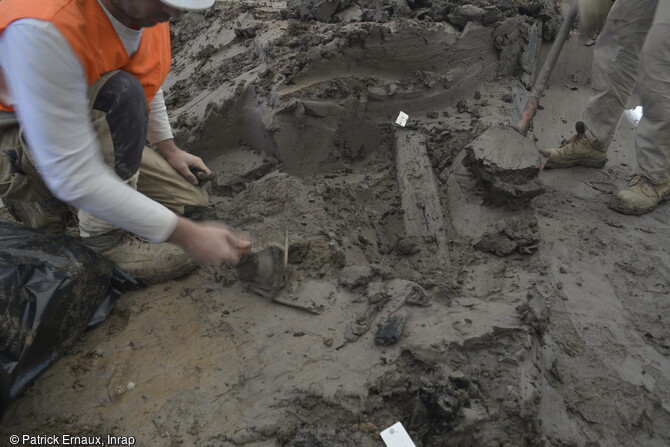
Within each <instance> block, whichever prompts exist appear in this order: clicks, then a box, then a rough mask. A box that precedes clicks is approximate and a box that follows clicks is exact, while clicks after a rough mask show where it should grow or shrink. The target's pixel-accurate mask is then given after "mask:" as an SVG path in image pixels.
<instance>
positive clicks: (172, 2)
mask: <svg viewBox="0 0 670 447" xmlns="http://www.w3.org/2000/svg"><path fill="white" fill-rule="evenodd" d="M161 2H163V3H165V4H166V5H168V6H172V7H173V8H177V9H181V10H184V11H201V10H203V9H207V8H209V7H210V6H212V5H213V4H214V0H161Z"/></svg>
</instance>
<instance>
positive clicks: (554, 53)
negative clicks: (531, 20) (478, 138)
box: [515, 2, 578, 136]
mask: <svg viewBox="0 0 670 447" xmlns="http://www.w3.org/2000/svg"><path fill="white" fill-rule="evenodd" d="M577 3H578V2H573V3H572V6H570V9H569V10H568V13H567V14H566V15H565V19H563V24H562V25H561V29H560V30H558V33H557V34H556V38H555V39H554V43H553V44H552V45H551V50H549V54H548V55H547V58H546V59H545V61H544V64H543V65H542V70H540V74H539V75H537V79H536V80H535V85H534V86H533V91H532V92H531V93H530V98H528V102H526V107H524V109H523V112H521V119H520V120H519V122H518V123H517V125H516V126H515V129H516V131H517V132H519V133H520V134H521V135H523V136H526V133H528V129H529V128H530V123H531V121H533V117H534V116H535V113H537V106H538V105H539V104H540V97H541V96H542V93H543V92H544V89H545V88H546V87H547V83H548V82H549V77H550V76H551V72H552V70H553V69H554V65H556V60H557V59H558V55H559V54H561V50H562V49H563V44H564V43H565V41H566V40H568V35H570V30H571V29H572V24H573V23H574V21H575V18H576V17H577V9H578V5H577Z"/></svg>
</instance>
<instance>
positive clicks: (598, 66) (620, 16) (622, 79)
mask: <svg viewBox="0 0 670 447" xmlns="http://www.w3.org/2000/svg"><path fill="white" fill-rule="evenodd" d="M657 3H658V0H617V1H616V2H615V3H614V5H613V6H612V9H611V10H610V13H609V15H608V16H607V21H606V23H605V27H604V28H603V30H602V32H601V33H600V36H598V40H597V42H596V46H595V49H594V52H593V66H592V71H591V79H592V81H591V84H592V87H593V88H594V90H595V94H594V95H593V96H591V98H590V99H589V101H588V103H587V106H586V110H585V111H584V124H585V128H584V132H580V131H579V130H578V131H577V134H576V135H575V136H574V137H572V138H571V139H570V140H568V141H567V142H566V143H564V144H563V145H562V146H561V147H558V148H547V149H544V150H543V151H542V152H543V154H544V155H545V156H546V157H547V167H548V168H567V167H570V166H587V167H592V168H600V167H603V166H604V165H605V163H606V162H607V157H606V152H607V149H608V148H609V145H610V143H611V142H612V138H613V137H614V133H615V132H616V128H617V126H618V125H619V121H620V120H621V116H622V115H623V112H624V110H625V107H626V103H627V102H628V99H629V98H630V96H631V93H632V92H633V89H634V88H635V85H636V82H637V78H638V71H639V55H640V52H641V49H642V45H643V44H644V40H645V37H646V35H647V32H648V31H649V28H650V26H651V23H652V21H653V18H654V11H655V10H656V5H657Z"/></svg>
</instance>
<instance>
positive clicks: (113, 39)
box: [0, 0, 172, 111]
mask: <svg viewBox="0 0 670 447" xmlns="http://www.w3.org/2000/svg"><path fill="white" fill-rule="evenodd" d="M26 18H32V19H38V20H44V21H47V22H51V23H53V24H54V26H55V27H56V28H57V29H58V31H60V33H61V34H62V35H63V36H64V37H65V40H67V42H68V43H69V44H70V47H71V48H72V50H73V51H74V53H75V55H76V56H77V57H78V58H79V61H80V62H81V65H82V66H83V67H84V72H85V73H86V77H87V78H88V83H89V85H91V84H93V83H94V82H95V81H97V80H98V79H100V77H101V76H102V75H103V74H105V73H107V72H110V71H112V70H123V71H125V72H128V73H130V74H132V75H133V76H135V77H136V78H137V79H138V80H139V81H140V82H141V83H142V87H143V88H144V94H145V96H146V98H147V103H149V102H150V101H151V100H152V99H153V97H154V96H155V95H156V92H157V91H158V89H159V88H160V86H161V85H162V84H163V81H164V80H165V77H166V76H167V74H168V72H169V71H170V64H171V63H172V52H171V50H170V27H169V24H168V23H167V22H166V23H159V24H158V25H156V26H152V27H150V28H145V29H144V31H143V32H142V40H141V41H140V45H139V48H138V49H137V52H136V53H135V56H134V57H133V58H132V59H131V58H130V56H128V53H127V52H126V49H125V47H124V46H123V43H122V42H121V39H119V37H118V35H117V34H116V31H115V30H114V27H113V25H112V23H111V22H110V21H109V18H108V17H107V14H105V11H104V10H103V9H102V7H101V6H100V4H99V3H98V0H0V35H1V34H2V33H3V32H4V31H5V29H6V28H7V27H8V26H9V25H10V24H11V23H12V22H14V21H16V20H19V19H26ZM28 57H30V56H28ZM0 110H5V111H12V110H13V109H12V107H11V106H10V105H9V104H3V103H1V102H0Z"/></svg>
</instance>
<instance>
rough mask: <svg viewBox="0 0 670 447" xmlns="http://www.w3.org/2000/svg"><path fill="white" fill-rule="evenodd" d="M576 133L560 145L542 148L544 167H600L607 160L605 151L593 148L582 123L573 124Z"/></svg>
mask: <svg viewBox="0 0 670 447" xmlns="http://www.w3.org/2000/svg"><path fill="white" fill-rule="evenodd" d="M575 128H576V130H577V134H576V135H575V136H573V137H572V138H570V139H569V140H568V141H566V142H564V143H563V145H562V146H561V147H556V148H547V149H543V150H542V151H541V152H542V154H543V155H544V156H545V157H548V160H547V164H546V165H545V167H546V168H554V169H557V168H569V167H570V166H586V167H588V168H602V167H603V166H605V163H606V162H607V155H606V154H605V152H603V151H600V150H598V149H597V148H595V147H594V146H593V145H592V144H591V142H590V141H589V140H588V138H586V134H585V130H586V129H585V126H584V123H583V122H581V121H578V122H577V124H576V125H575Z"/></svg>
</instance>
